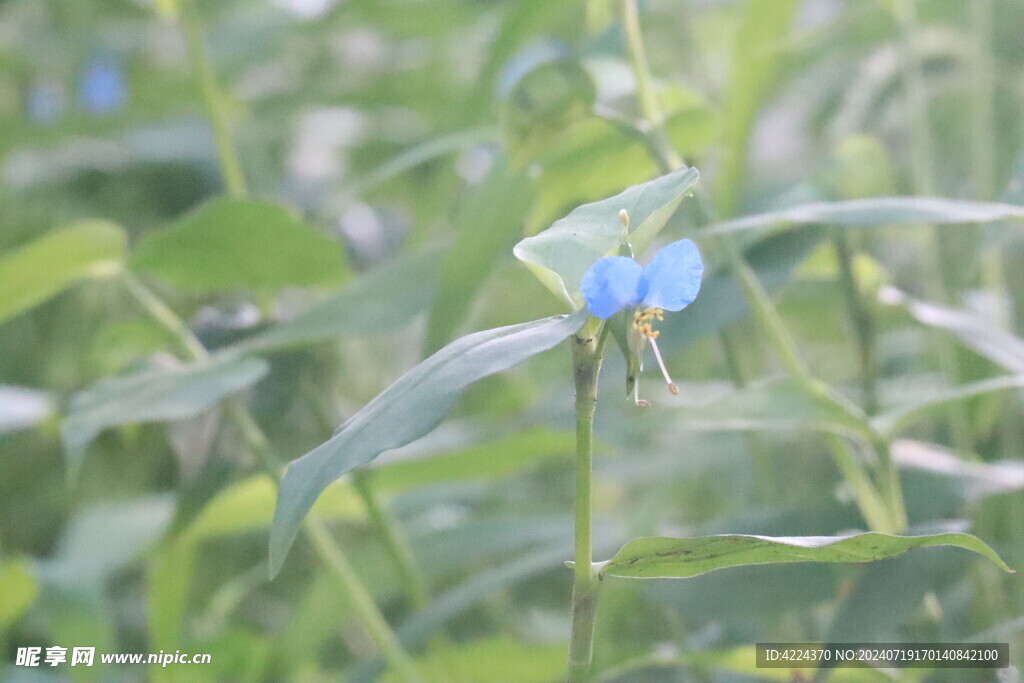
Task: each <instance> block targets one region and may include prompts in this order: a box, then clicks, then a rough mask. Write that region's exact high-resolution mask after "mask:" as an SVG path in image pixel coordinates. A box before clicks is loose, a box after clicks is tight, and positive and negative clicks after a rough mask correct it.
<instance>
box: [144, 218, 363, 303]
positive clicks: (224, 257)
mask: <svg viewBox="0 0 1024 683" xmlns="http://www.w3.org/2000/svg"><path fill="white" fill-rule="evenodd" d="M344 262H345V261H344V256H343V253H342V248H341V244H340V243H338V242H336V241H334V240H332V239H331V238H330V237H328V236H327V235H326V234H324V233H323V232H321V231H320V230H317V229H316V228H314V227H312V226H310V225H308V224H307V223H306V222H304V221H303V220H302V219H301V218H299V217H298V216H297V215H295V214H293V213H292V212H291V211H290V210H289V209H286V208H285V207H283V206H280V205H277V204H271V203H268V202H259V201H253V200H249V199H230V198H219V199H214V200H212V201H210V202H208V203H206V204H204V205H202V206H201V207H199V208H198V209H196V210H195V211H193V212H191V213H189V214H188V215H186V216H185V217H184V218H182V219H180V220H178V221H177V222H175V223H173V224H172V225H170V226H169V227H167V228H165V229H163V230H160V231H158V232H154V233H151V234H149V235H147V236H146V237H144V238H143V239H142V240H141V241H140V242H139V244H138V246H137V248H136V250H135V254H134V256H133V258H132V260H131V265H132V268H134V269H136V270H139V271H142V272H145V273H148V274H150V275H152V276H154V277H156V278H159V279H161V280H163V281H164V282H166V283H168V284H170V285H173V286H175V287H178V288H180V289H185V290H189V291H194V292H213V291H218V290H223V289H256V290H261V291H266V290H271V291H273V290H277V289H280V288H282V287H287V286H290V285H294V286H303V287H308V286H316V285H334V284H338V283H340V282H341V281H342V279H343V278H344V275H345V267H344Z"/></svg>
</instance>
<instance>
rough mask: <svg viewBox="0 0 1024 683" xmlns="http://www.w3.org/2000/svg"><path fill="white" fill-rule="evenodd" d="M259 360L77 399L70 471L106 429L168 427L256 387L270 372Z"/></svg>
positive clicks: (134, 379)
mask: <svg viewBox="0 0 1024 683" xmlns="http://www.w3.org/2000/svg"><path fill="white" fill-rule="evenodd" d="M267 369H268V368H267V364H266V362H265V361H262V360H260V359H257V358H244V357H233V356H218V357H215V358H213V359H211V360H210V361H209V362H203V363H192V364H188V365H171V366H168V367H158V368H153V369H151V370H145V371H143V372H139V373H136V374H134V375H128V376H125V377H113V378H109V379H104V380H102V381H100V382H98V383H96V384H95V385H93V386H92V387H89V388H88V389H85V390H83V391H80V392H78V393H77V394H75V396H74V397H72V399H71V407H70V411H69V413H68V416H67V418H65V420H64V423H63V424H62V425H61V436H62V437H63V439H64V446H65V449H66V450H67V459H68V469H69V471H70V473H71V475H72V476H73V475H74V474H76V472H77V469H78V467H79V465H80V464H81V461H82V458H83V457H84V455H85V449H86V447H88V445H89V444H90V443H91V442H92V440H93V439H94V438H96V435H97V434H99V433H100V432H101V431H102V430H104V429H106V428H107V427H114V426H117V425H125V424H133V423H136V422H163V421H166V420H180V419H183V418H186V417H192V416H194V415H198V414H199V413H201V412H202V411H204V410H206V409H207V408H209V407H210V406H212V405H214V404H215V403H216V402H217V401H219V400H220V399H221V398H223V397H225V396H227V395H228V394H231V393H234V392H236V391H240V390H242V389H245V388H246V387H249V386H252V385H253V384H255V383H256V382H258V381H259V380H260V379H262V377H263V376H264V375H265V374H266V373H267Z"/></svg>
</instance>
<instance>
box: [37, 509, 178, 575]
mask: <svg viewBox="0 0 1024 683" xmlns="http://www.w3.org/2000/svg"><path fill="white" fill-rule="evenodd" d="M173 512H174V501H173V500H172V499H171V498H169V497H168V496H159V495H156V496H150V497H147V498H139V499H135V500H124V501H117V502H103V503H95V504H93V505H90V506H89V507H86V508H84V509H82V510H81V511H80V512H78V513H76V514H75V516H74V517H73V518H72V519H71V522H70V523H69V524H68V525H67V527H65V528H64V530H63V531H62V532H61V535H60V539H59V540H58V541H57V545H56V548H55V550H54V552H53V555H52V556H51V557H50V558H49V559H47V560H44V561H42V562H40V563H39V574H40V576H41V577H42V578H43V580H44V581H45V582H46V583H48V584H49V583H54V584H59V585H63V586H67V587H69V588H78V587H81V586H85V585H96V586H98V585H100V584H101V582H102V581H103V580H105V579H106V578H108V577H109V576H110V575H111V574H113V573H114V572H116V571H119V570H121V569H123V568H124V567H125V565H127V564H128V563H129V562H131V561H132V560H133V559H135V558H136V557H138V555H139V554H140V553H142V551H144V550H145V549H146V548H148V547H149V546H150V545H152V544H153V543H154V542H155V541H156V540H157V539H158V538H159V537H160V536H161V535H162V534H163V533H164V531H165V530H166V528H167V525H168V524H169V523H170V521H171V515H172V514H173Z"/></svg>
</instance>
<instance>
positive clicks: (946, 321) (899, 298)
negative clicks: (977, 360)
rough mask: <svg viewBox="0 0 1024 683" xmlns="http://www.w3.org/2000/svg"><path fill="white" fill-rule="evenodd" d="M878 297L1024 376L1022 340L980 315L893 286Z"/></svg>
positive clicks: (997, 363)
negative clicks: (909, 293)
mask: <svg viewBox="0 0 1024 683" xmlns="http://www.w3.org/2000/svg"><path fill="white" fill-rule="evenodd" d="M880 298H881V300H882V301H883V302H884V303H887V304H893V305H896V304H899V305H902V306H904V307H905V308H906V309H907V311H908V312H909V313H910V315H912V316H913V317H914V319H915V320H917V321H918V322H919V323H921V324H923V325H928V326H929V327H937V328H939V329H943V330H946V331H948V332H952V333H953V334H954V335H956V336H957V338H958V339H960V341H961V342H962V343H963V344H964V346H966V347H968V348H970V349H971V350H973V351H974V352H975V353H977V354H978V355H980V356H983V357H985V358H988V359H989V360H990V361H992V362H993V363H995V364H996V365H998V366H1000V367H1001V368H1003V369H1004V370H1008V371H1009V372H1013V373H1021V374H1024V340H1022V339H1021V338H1019V337H1016V336H1014V335H1012V334H1010V333H1009V332H1006V331H1004V330H1002V329H1000V328H999V327H997V326H996V325H994V324H993V323H991V322H989V321H988V320H985V319H984V318H982V317H981V316H979V315H976V314H974V313H970V312H968V311H958V310H956V309H952V308H946V307H945V306H939V305H937V304H932V303H927V302H924V301H919V300H917V299H914V298H912V297H910V296H909V295H907V294H905V293H904V292H901V291H900V290H898V289H896V288H895V287H886V288H885V289H884V290H883V291H882V292H881V294H880Z"/></svg>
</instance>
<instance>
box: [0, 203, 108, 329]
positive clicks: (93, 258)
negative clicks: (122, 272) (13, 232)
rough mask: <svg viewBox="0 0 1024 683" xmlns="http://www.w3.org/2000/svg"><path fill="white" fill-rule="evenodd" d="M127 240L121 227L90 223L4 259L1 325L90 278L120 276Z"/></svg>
mask: <svg viewBox="0 0 1024 683" xmlns="http://www.w3.org/2000/svg"><path fill="white" fill-rule="evenodd" d="M125 241H126V237H125V234H124V230H122V229H121V228H120V227H119V226H117V225H114V224H112V223H107V222H104V221H84V222H81V223H76V224H74V225H70V226H68V227H66V228H62V229H60V230H56V231H54V232H51V233H49V234H47V235H44V236H43V237H40V238H39V239H37V240H36V241H34V242H32V243H30V244H27V245H25V246H23V247H21V248H20V249H18V250H17V251H15V252H13V253H10V254H4V255H3V256H2V257H0V291H3V297H2V298H0V321H3V320H5V319H7V318H10V317H12V316H15V315H18V314H19V313H21V312H23V311H25V310H27V309H29V308H32V307H33V306H36V305H38V304H40V303H42V302H43V301H46V300H47V299H49V298H50V297H52V296H54V295H56V294H59V293H60V292H62V291H64V290H65V289H67V288H68V287H71V286H72V285H74V284H77V283H78V282H79V281H80V280H82V279H84V278H88V277H97V276H105V275H110V274H112V273H115V272H117V270H119V269H120V268H121V266H122V263H123V261H124V251H125Z"/></svg>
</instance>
